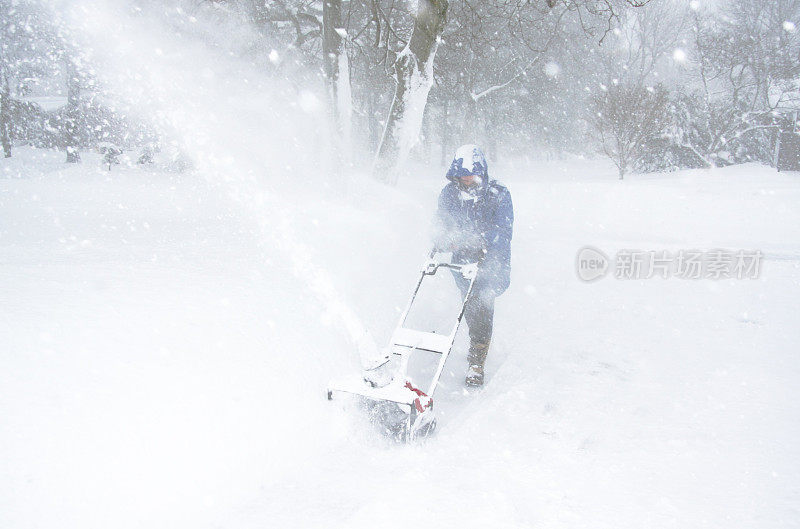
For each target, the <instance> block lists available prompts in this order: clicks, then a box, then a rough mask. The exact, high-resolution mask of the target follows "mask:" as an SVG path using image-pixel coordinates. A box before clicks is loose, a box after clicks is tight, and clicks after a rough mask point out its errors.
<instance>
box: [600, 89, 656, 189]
mask: <svg viewBox="0 0 800 529" xmlns="http://www.w3.org/2000/svg"><path fill="white" fill-rule="evenodd" d="M668 104H669V96H668V94H667V91H666V90H665V89H664V88H663V87H662V86H660V85H659V86H656V87H648V88H644V87H640V86H636V85H631V86H626V85H616V86H610V87H608V88H607V89H606V90H604V91H602V92H601V93H600V94H599V95H597V96H595V98H594V105H593V110H594V112H595V114H594V116H592V118H591V119H590V121H591V123H592V124H593V125H594V127H595V129H596V130H597V133H598V134H599V136H600V146H601V149H602V152H603V153H604V154H606V156H608V157H609V158H611V159H612V160H613V161H614V164H615V165H616V166H617V170H618V172H619V178H620V180H622V179H623V178H624V176H625V174H626V173H627V172H628V171H629V170H630V168H631V167H632V166H633V165H634V164H635V163H636V161H637V160H638V159H639V158H640V157H641V156H642V154H643V152H644V148H645V147H646V145H647V143H648V142H649V141H651V140H652V139H654V138H657V137H659V136H660V135H661V134H663V132H664V129H665V128H666V126H667V124H668V123H669V119H668V115H667V106H668Z"/></svg>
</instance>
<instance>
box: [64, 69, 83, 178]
mask: <svg viewBox="0 0 800 529" xmlns="http://www.w3.org/2000/svg"><path fill="white" fill-rule="evenodd" d="M79 96H80V80H79V79H78V72H77V70H76V68H75V65H73V64H72V61H68V62H67V109H66V120H65V121H64V144H65V145H66V150H67V163H78V162H80V161H81V153H80V151H79V150H78V126H79V125H78V122H79V118H80V108H79V100H78V98H79Z"/></svg>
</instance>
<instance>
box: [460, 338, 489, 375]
mask: <svg viewBox="0 0 800 529" xmlns="http://www.w3.org/2000/svg"><path fill="white" fill-rule="evenodd" d="M488 353H489V344H488V343H476V342H472V343H471V344H470V346H469V354H468V355H467V361H469V369H467V378H466V380H465V382H466V384H467V385H468V386H482V385H483V364H485V363H486V355H487V354H488Z"/></svg>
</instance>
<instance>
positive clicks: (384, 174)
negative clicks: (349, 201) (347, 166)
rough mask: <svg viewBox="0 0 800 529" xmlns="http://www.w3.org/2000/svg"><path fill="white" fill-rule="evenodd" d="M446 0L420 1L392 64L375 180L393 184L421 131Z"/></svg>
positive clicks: (431, 82) (445, 9) (442, 28)
mask: <svg viewBox="0 0 800 529" xmlns="http://www.w3.org/2000/svg"><path fill="white" fill-rule="evenodd" d="M446 14H447V0H419V6H418V8H417V14H416V18H415V20H414V29H413V31H412V33H411V38H410V40H409V42H408V45H407V46H406V47H405V48H404V49H403V51H401V52H400V53H399V54H398V55H397V59H396V60H395V63H394V68H395V81H396V83H397V84H396V87H395V92H394V99H393V100H392V106H391V108H390V109H389V117H388V118H387V120H386V127H385V128H384V131H383V137H382V139H381V144H380V146H379V147H378V154H377V157H376V161H375V165H374V169H373V171H374V175H375V176H376V178H378V179H380V180H383V181H385V182H387V183H390V184H395V183H396V182H397V178H398V169H399V166H400V165H402V163H404V162H405V160H406V159H407V157H408V153H409V152H410V151H411V148H412V147H413V145H414V143H415V142H416V140H417V136H418V135H419V131H420V128H421V127H422V118H423V113H424V111H425V105H426V103H427V99H428V92H429V91H430V89H431V86H432V85H433V60H434V57H435V55H436V48H437V46H438V45H439V39H440V37H441V35H442V31H443V30H444V24H445V17H446Z"/></svg>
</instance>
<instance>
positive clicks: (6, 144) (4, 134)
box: [0, 71, 11, 158]
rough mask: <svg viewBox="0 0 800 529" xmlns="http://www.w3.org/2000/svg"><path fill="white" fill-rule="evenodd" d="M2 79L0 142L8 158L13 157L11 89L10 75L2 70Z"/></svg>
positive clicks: (0, 87)
mask: <svg viewBox="0 0 800 529" xmlns="http://www.w3.org/2000/svg"><path fill="white" fill-rule="evenodd" d="M1 73H2V77H1V78H0V81H1V82H2V85H0V144H2V146H3V154H4V156H5V157H6V158H11V137H10V128H11V89H10V88H9V86H8V75H6V72H5V71H1Z"/></svg>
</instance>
